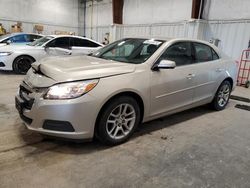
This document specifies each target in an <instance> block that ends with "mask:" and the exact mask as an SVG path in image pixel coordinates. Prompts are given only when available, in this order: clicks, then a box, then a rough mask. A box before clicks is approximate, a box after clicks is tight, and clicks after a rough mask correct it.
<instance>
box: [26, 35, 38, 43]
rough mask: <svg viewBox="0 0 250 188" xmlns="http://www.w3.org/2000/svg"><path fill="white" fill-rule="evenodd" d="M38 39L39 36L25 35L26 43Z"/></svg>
mask: <svg viewBox="0 0 250 188" xmlns="http://www.w3.org/2000/svg"><path fill="white" fill-rule="evenodd" d="M39 38H41V36H39V35H27V41H28V42H33V41H35V40H37V39H39Z"/></svg>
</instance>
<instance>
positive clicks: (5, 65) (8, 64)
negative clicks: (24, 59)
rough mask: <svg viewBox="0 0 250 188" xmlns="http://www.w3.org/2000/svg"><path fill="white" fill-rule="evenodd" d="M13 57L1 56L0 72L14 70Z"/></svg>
mask: <svg viewBox="0 0 250 188" xmlns="http://www.w3.org/2000/svg"><path fill="white" fill-rule="evenodd" d="M13 61H14V59H13V57H12V56H0V70H12V62H13Z"/></svg>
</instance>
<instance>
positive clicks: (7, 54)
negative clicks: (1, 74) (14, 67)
mask: <svg viewBox="0 0 250 188" xmlns="http://www.w3.org/2000/svg"><path fill="white" fill-rule="evenodd" d="M11 54H12V52H0V56H9V55H11Z"/></svg>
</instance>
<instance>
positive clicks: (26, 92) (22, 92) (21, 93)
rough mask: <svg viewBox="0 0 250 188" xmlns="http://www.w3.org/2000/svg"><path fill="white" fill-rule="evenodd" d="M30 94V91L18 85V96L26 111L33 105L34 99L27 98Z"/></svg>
mask: <svg viewBox="0 0 250 188" xmlns="http://www.w3.org/2000/svg"><path fill="white" fill-rule="evenodd" d="M31 93H32V92H31V90H29V89H27V88H26V87H24V86H23V85H20V88H19V96H20V98H21V99H22V100H23V101H24V108H26V109H28V110H31V108H32V105H33V103H34V99H33V98H30V97H29V94H31Z"/></svg>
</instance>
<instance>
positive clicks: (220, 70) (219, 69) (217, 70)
mask: <svg viewBox="0 0 250 188" xmlns="http://www.w3.org/2000/svg"><path fill="white" fill-rule="evenodd" d="M215 71H216V72H222V71H223V69H221V68H218V69H216V70H215Z"/></svg>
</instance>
